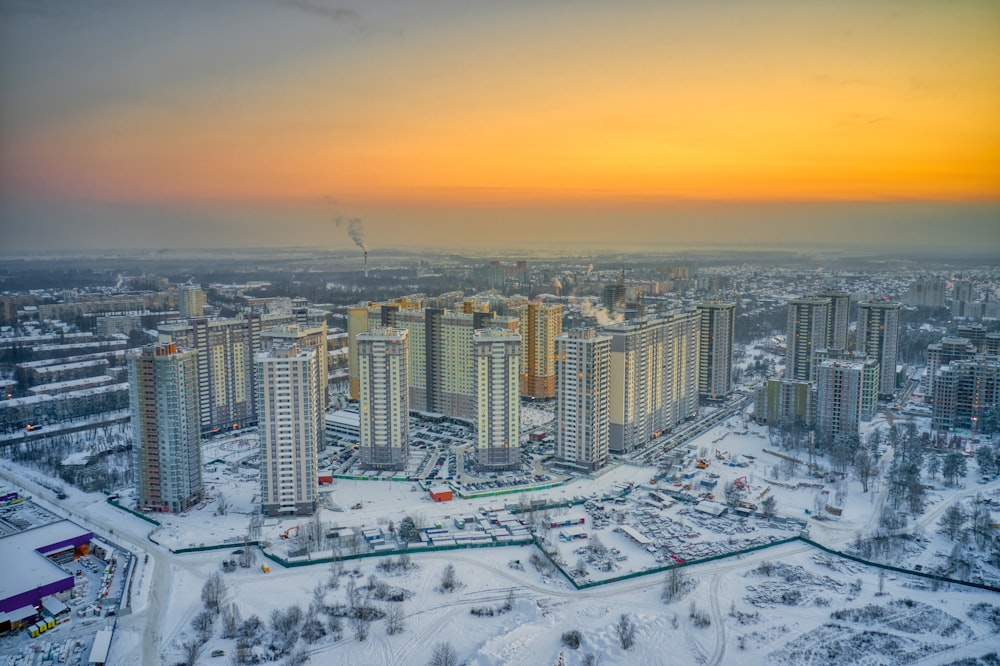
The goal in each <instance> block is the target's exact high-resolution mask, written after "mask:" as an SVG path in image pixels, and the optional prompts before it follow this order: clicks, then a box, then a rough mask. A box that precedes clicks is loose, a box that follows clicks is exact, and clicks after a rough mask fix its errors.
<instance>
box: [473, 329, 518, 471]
mask: <svg viewBox="0 0 1000 666" xmlns="http://www.w3.org/2000/svg"><path fill="white" fill-rule="evenodd" d="M473 347H474V355H475V368H476V375H475V377H476V456H477V461H478V467H479V469H483V470H498V469H518V468H519V467H520V466H521V409H520V406H521V394H520V385H521V336H520V335H518V334H517V333H512V332H511V331H510V330H508V329H504V328H484V329H480V330H477V331H476V332H475V333H474V334H473Z"/></svg>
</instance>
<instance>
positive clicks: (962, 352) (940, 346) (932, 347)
mask: <svg viewBox="0 0 1000 666" xmlns="http://www.w3.org/2000/svg"><path fill="white" fill-rule="evenodd" d="M977 352H978V350H977V349H976V346H975V345H974V344H972V343H971V342H969V339H968V338H956V337H952V336H946V337H943V338H941V342H934V343H931V344H929V345H927V392H926V395H927V397H929V398H931V399H932V400H933V399H934V384H935V382H936V381H937V372H938V370H940V369H941V367H942V366H944V365H948V364H949V363H951V362H952V361H962V360H966V359H972V358H975V357H976V353H977Z"/></svg>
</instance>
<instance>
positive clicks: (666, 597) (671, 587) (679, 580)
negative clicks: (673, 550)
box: [660, 564, 687, 603]
mask: <svg viewBox="0 0 1000 666" xmlns="http://www.w3.org/2000/svg"><path fill="white" fill-rule="evenodd" d="M686 587H687V581H686V580H685V576H684V573H683V572H682V571H681V568H680V567H679V566H677V565H676V564H674V565H673V566H672V567H670V570H669V571H667V577H666V578H665V579H664V580H663V591H662V592H661V593H660V599H661V600H663V602H664V603H670V602H671V601H673V600H674V599H676V598H677V597H679V596H680V595H681V594H683V593H684V588H686Z"/></svg>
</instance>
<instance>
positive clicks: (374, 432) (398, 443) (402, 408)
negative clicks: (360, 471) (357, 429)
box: [357, 326, 410, 470]
mask: <svg viewBox="0 0 1000 666" xmlns="http://www.w3.org/2000/svg"><path fill="white" fill-rule="evenodd" d="M407 342H408V336H407V331H406V329H398V328H392V327H389V326H378V327H375V328H374V329H372V330H371V331H370V332H368V333H361V334H359V335H358V337H357V344H358V380H359V385H360V386H359V387H360V414H361V416H360V420H361V423H360V426H361V446H360V450H361V464H362V465H363V466H365V467H367V468H369V469H392V470H402V469H406V463H407V459H408V458H409V454H410V396H409V390H408V387H407V360H408V358H407V357H408V344H407Z"/></svg>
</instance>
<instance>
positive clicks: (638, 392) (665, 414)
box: [603, 310, 701, 453]
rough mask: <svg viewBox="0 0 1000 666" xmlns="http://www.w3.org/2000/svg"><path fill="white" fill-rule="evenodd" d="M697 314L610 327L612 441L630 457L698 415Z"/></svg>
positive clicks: (678, 314)
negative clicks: (638, 449) (679, 424)
mask: <svg viewBox="0 0 1000 666" xmlns="http://www.w3.org/2000/svg"><path fill="white" fill-rule="evenodd" d="M700 324H701V315H700V313H699V312H698V311H697V310H690V311H683V312H675V313H671V314H669V315H666V316H665V317H661V318H657V319H649V318H641V319H635V320H631V321H626V322H623V323H620V324H613V325H610V326H606V327H604V329H603V333H605V334H606V335H609V336H611V398H610V418H611V423H610V442H609V447H610V449H611V450H612V451H614V452H616V453H628V452H629V451H632V450H633V449H635V448H638V447H641V446H644V445H645V444H646V443H648V442H649V441H650V440H651V439H653V438H654V437H657V436H659V435H660V434H662V433H663V432H665V431H668V430H670V429H672V428H673V427H674V426H676V425H677V424H678V423H680V422H682V421H684V420H686V419H688V418H691V417H693V416H696V415H697V413H698V357H699V353H698V349H699V347H698V330H699V327H700Z"/></svg>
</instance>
